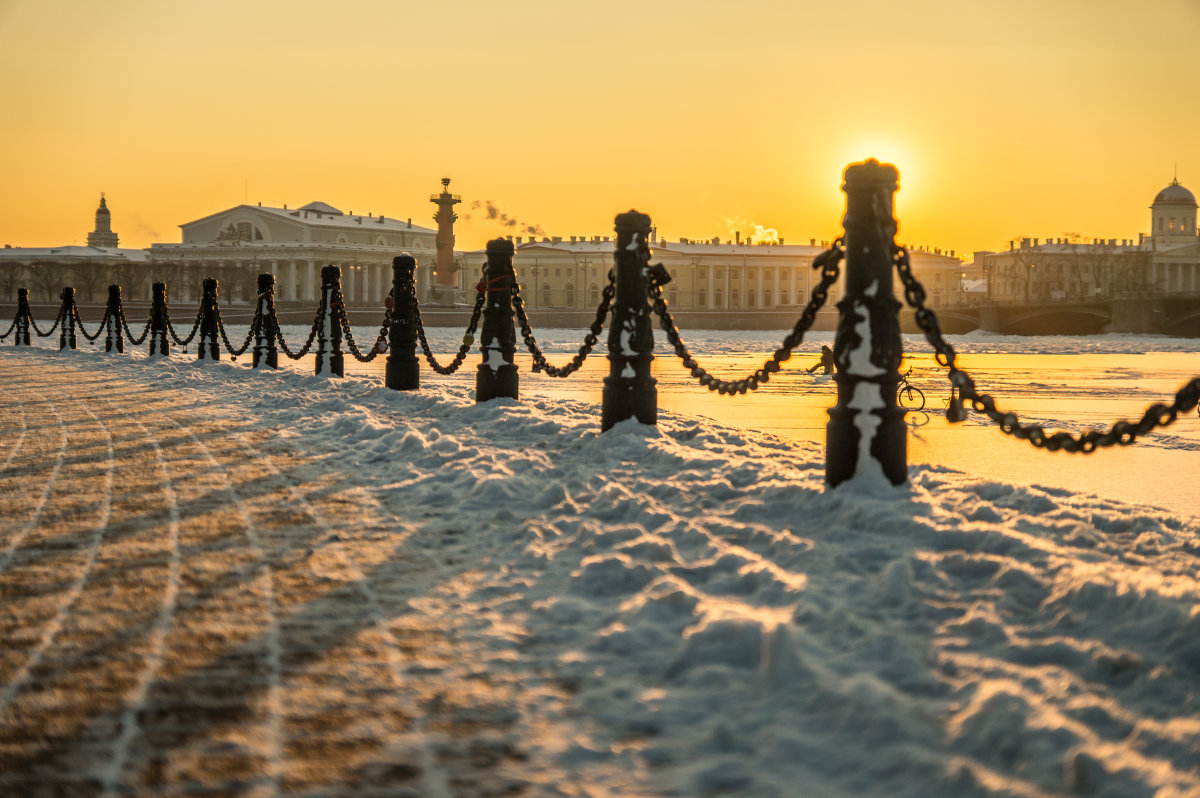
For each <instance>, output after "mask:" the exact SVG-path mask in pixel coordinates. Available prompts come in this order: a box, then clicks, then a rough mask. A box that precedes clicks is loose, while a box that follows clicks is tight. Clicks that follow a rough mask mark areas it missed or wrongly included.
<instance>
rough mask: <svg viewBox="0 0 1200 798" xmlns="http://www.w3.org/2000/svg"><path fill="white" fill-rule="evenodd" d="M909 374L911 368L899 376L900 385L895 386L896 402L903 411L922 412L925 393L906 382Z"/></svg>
mask: <svg viewBox="0 0 1200 798" xmlns="http://www.w3.org/2000/svg"><path fill="white" fill-rule="evenodd" d="M909 374H912V366H909V367H908V371H906V372H904V373H903V374H901V375H900V384H899V385H897V386H896V401H897V402H898V403H899V404H900V406H901V407H903V408H904V409H905V410H924V409H925V393H924V391H922V390H921V389H920V388H918V387H917V386H915V385H913V384H912V383H911V382H909V381H908V375H909Z"/></svg>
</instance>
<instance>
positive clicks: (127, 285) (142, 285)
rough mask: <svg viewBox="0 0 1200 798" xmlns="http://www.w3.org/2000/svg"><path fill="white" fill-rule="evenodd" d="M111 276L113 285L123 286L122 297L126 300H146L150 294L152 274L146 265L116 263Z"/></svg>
mask: <svg viewBox="0 0 1200 798" xmlns="http://www.w3.org/2000/svg"><path fill="white" fill-rule="evenodd" d="M109 275H110V277H111V279H112V281H113V283H116V284H117V285H119V286H121V295H122V296H123V297H124V298H125V299H145V298H146V297H147V296H149V294H150V273H149V271H148V269H147V268H146V264H144V263H134V262H132V261H125V262H121V263H116V264H114V265H113V266H112V269H111V270H110V271H109Z"/></svg>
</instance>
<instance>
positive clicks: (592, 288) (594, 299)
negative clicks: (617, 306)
mask: <svg viewBox="0 0 1200 798" xmlns="http://www.w3.org/2000/svg"><path fill="white" fill-rule="evenodd" d="M587 301H588V304H589V305H599V304H600V286H598V285H596V284H595V283H592V284H591V285H589V286H588V299H587Z"/></svg>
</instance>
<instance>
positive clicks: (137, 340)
mask: <svg viewBox="0 0 1200 798" xmlns="http://www.w3.org/2000/svg"><path fill="white" fill-rule="evenodd" d="M120 318H121V327H122V329H124V330H125V336H126V337H127V338H128V339H129V342H130V343H131V344H133V345H134V346H141V345H142V343H143V342H144V341H145V340H146V336H147V335H149V334H150V324H151V321H150V319H146V326H145V327H144V328H143V329H142V337H141V338H134V337H133V333H131V332H130V331H129V323H128V322H127V321H125V308H121V316H120Z"/></svg>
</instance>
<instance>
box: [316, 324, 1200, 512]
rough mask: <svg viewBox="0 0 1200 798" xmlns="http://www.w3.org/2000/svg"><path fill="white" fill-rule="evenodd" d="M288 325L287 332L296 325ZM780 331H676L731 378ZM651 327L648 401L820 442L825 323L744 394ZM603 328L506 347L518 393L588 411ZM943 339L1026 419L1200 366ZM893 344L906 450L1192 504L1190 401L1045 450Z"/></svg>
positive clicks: (1115, 414) (1124, 344)
mask: <svg viewBox="0 0 1200 798" xmlns="http://www.w3.org/2000/svg"><path fill="white" fill-rule="evenodd" d="M295 332H296V335H298V334H299V332H300V330H298V329H297V330H296V331H295ZM537 335H538V339H539V343H541V345H542V346H543V348H544V350H545V351H546V352H547V358H548V359H549V360H550V362H551V363H552V364H555V365H559V366H561V365H564V364H565V363H566V362H567V361H568V360H569V358H570V356H571V354H572V353H573V352H574V351H575V349H576V348H577V347H578V345H579V343H580V342H581V340H582V337H583V333H582V332H580V331H577V330H545V331H539V332H538V334H537ZM783 335H784V333H782V332H779V333H770V332H716V331H696V332H694V333H691V334H690V335H689V334H686V333H685V340H686V341H688V343H689V345H690V346H691V347H692V349H693V354H695V355H696V357H697V359H698V360H700V362H701V364H702V365H704V366H705V367H706V368H708V369H709V370H710V371H712V372H713V373H715V374H716V375H718V376H721V377H724V378H728V379H737V378H740V377H743V376H745V375H747V374H749V373H750V372H751V371H753V370H754V369H755V368H757V367H758V366H760V365H761V364H762V362H763V361H764V360H765V359H766V358H767V357H768V353H769V352H770V351H772V350H773V349H774V348H775V347H776V346H777V345H778V341H779V340H781V339H782V337H783ZM460 336H461V332H459V331H455V330H449V329H430V330H429V338H430V339H431V345H432V346H434V347H435V349H437V350H439V351H440V352H441V354H439V356H438V357H439V360H440V361H441V362H443V363H445V362H448V361H449V360H450V352H452V347H453V346H454V345H455V344H457V343H458V341H459V338H460ZM663 338H664V336H663V335H662V333H661V332H658V331H656V340H657V348H656V355H655V376H656V378H657V379H658V407H659V410H660V412H661V411H666V412H676V413H687V414H694V415H703V416H708V417H710V418H714V419H716V420H719V421H721V422H723V423H726V424H734V425H739V426H745V427H752V428H755V429H759V430H764V431H768V432H773V433H776V434H778V435H780V436H783V437H786V438H791V439H794V440H804V441H811V442H813V443H817V444H819V445H822V446H823V445H824V442H825V424H826V422H827V420H828V416H827V414H826V411H827V410H828V408H829V407H831V406H832V405H833V403H834V402H835V401H836V386H835V385H834V383H833V382H832V381H830V380H827V379H818V378H814V377H813V376H811V375H809V374H807V373H805V371H804V369H805V368H807V367H808V366H809V365H811V364H812V363H814V362H815V360H816V355H815V353H816V351H818V350H819V349H820V346H821V344H823V343H831V342H832V333H814V334H812V336H811V337H809V338H807V339H806V340H805V342H804V343H803V344H802V346H801V352H798V353H797V354H796V355H795V356H794V357H793V359H792V360H791V361H789V362H788V363H785V364H784V366H785V368H784V370H783V371H781V372H780V373H779V374H777V375H775V376H774V377H773V378H772V380H771V382H770V383H768V384H766V385H764V386H762V387H760V388H759V390H757V391H755V392H753V393H750V394H747V395H744V396H720V395H718V394H714V393H712V392H710V391H708V390H707V389H705V388H703V387H701V386H700V385H698V384H697V383H696V382H695V380H693V379H692V378H691V376H690V375H689V374H688V373H687V371H686V370H684V368H683V367H682V365H681V364H680V363H679V360H678V358H676V357H675V356H674V355H673V353H671V351H670V350H669V348H668V347H667V344H666V343H665V342H664V340H663ZM605 340H606V339H605V338H603V337H602V339H601V342H600V344H599V345H598V346H597V350H596V352H594V353H593V355H592V356H591V357H589V358H588V360H587V361H586V362H585V364H584V367H583V368H582V369H580V371H579V372H578V373H576V374H574V375H572V376H571V377H569V378H567V379H554V378H550V377H547V376H545V375H544V374H535V373H532V372H531V370H530V367H531V362H530V359H529V357H528V353H527V352H526V351H525V350H524V348H523V346H522V348H521V349H520V350H519V351H518V359H517V362H518V367H519V369H520V371H519V378H520V391H521V394H522V396H535V395H536V396H545V397H555V398H562V399H574V400H578V401H583V402H592V403H595V404H596V418H597V423H599V417H600V407H599V405H600V395H601V388H602V381H603V379H604V377H605V376H606V375H607V373H608V360H607V358H606V357H605V354H606V345H605ZM950 340H951V343H952V344H953V345H954V346H955V347H956V349H957V350H958V351H959V353H960V358H959V365H960V366H961V367H962V368H964V369H966V370H967V371H968V372H970V373H971V374H972V375H973V376H974V377H975V380H976V385H977V387H978V388H979V389H980V390H981V391H983V392H987V393H991V394H992V395H993V396H995V397H996V399H997V402H998V404H999V407H1001V408H1002V409H1003V410H1006V411H1012V412H1015V413H1017V414H1018V415H1019V416H1020V417H1021V418H1022V420H1024V421H1037V422H1040V423H1043V424H1045V425H1046V426H1047V427H1048V428H1049V427H1053V428H1062V429H1066V430H1069V431H1072V432H1080V431H1083V430H1085V429H1088V428H1090V427H1101V428H1104V429H1107V428H1108V427H1109V426H1110V425H1111V424H1112V423H1113V422H1114V421H1117V420H1120V419H1122V418H1130V419H1138V418H1140V417H1141V415H1142V413H1143V412H1144V411H1145V409H1146V407H1147V406H1148V405H1150V404H1152V403H1154V402H1163V403H1168V404H1169V403H1170V402H1171V400H1172V399H1173V397H1174V395H1175V392H1176V391H1177V390H1178V389H1179V387H1180V386H1181V385H1183V384H1184V383H1185V382H1187V381H1188V380H1189V379H1191V378H1193V377H1195V376H1196V375H1198V374H1200V341H1198V340H1195V339H1178V338H1159V337H1145V336H1119V337H1118V336H1089V337H1077V338H1076V337H1042V338H1025V337H1020V336H974V337H961V338H959V337H951V338H950ZM477 345H478V344H476V346H477ZM905 347H906V349H907V350H908V351H910V352H911V354H909V355H908V356H907V362H906V365H905V368H907V366H908V365H911V366H912V367H913V376H912V380H913V383H914V384H915V385H917V386H918V387H920V388H921V389H922V390H924V391H925V394H926V396H927V405H926V408H925V410H924V411H921V412H915V413H910V414H909V415H908V416H907V422H908V425H909V429H910V434H909V439H908V440H909V442H908V447H909V450H908V456H909V462H910V463H931V464H935V465H940V466H945V467H948V468H953V469H957V470H961V471H965V472H968V473H971V474H974V475H977V476H981V477H994V478H996V479H998V480H1003V481H1006V482H1014V483H1019V484H1036V485H1042V486H1047V487H1058V488H1063V489H1067V490H1072V491H1083V492H1088V493H1095V494H1099V495H1103V496H1108V497H1112V498H1120V499H1122V500H1125V501H1130V502H1140V503H1144V504H1149V505H1152V506H1156V507H1162V508H1167V509H1171V510H1176V511H1180V512H1186V513H1189V514H1193V515H1200V491H1198V490H1197V484H1198V483H1200V417H1198V416H1197V415H1196V414H1195V413H1192V414H1189V415H1188V416H1186V417H1184V418H1182V419H1180V420H1179V421H1177V422H1176V423H1175V424H1174V425H1172V426H1171V427H1170V428H1168V429H1167V430H1166V431H1161V432H1155V433H1151V434H1150V435H1148V436H1146V437H1145V438H1143V439H1140V440H1139V441H1138V443H1136V444H1135V445H1133V446H1126V447H1115V448H1109V449H1104V450H1098V451H1096V452H1093V453H1091V454H1087V455H1084V454H1071V453H1067V452H1046V451H1042V450H1038V449H1035V448H1034V447H1033V446H1031V445H1030V444H1029V443H1027V442H1025V441H1020V440H1015V439H1013V438H1011V437H1009V436H1007V435H1004V434H1002V433H1001V432H1000V431H999V430H998V428H997V427H996V426H995V425H993V424H991V423H990V422H986V419H985V418H984V417H982V416H979V415H976V414H972V415H971V417H970V419H969V420H968V421H967V422H965V423H963V424H957V425H951V424H949V423H948V422H947V421H946V420H945V416H944V410H945V406H946V400H947V399H948V397H949V383H948V381H947V380H946V377H945V371H944V370H943V369H941V368H940V367H938V365H937V363H936V362H935V361H934V360H933V357H932V355H931V354H930V351H929V347H928V346H927V345H926V344H925V343H924V341H923V340H922V339H918V338H915V337H911V336H906V344H905ZM552 353H553V354H552ZM383 361H384V359H383V358H382V357H381V358H378V359H377V360H376V362H374V363H371V364H367V365H363V364H359V363H357V362H354V361H352V360H351V358H350V357H349V356H347V358H346V368H347V371H348V372H355V373H371V374H377V375H380V376H382V373H383ZM478 362H479V356H478V353H477V351H475V352H473V353H472V354H471V355H470V356H469V357H468V360H467V361H466V362H465V363H464V364H463V366H462V368H461V369H460V370H459V371H458V373H456V374H455V375H452V376H450V377H443V376H441V375H438V374H436V373H434V372H433V371H431V370H430V369H429V368H428V366H427V365H426V364H425V363H424V361H422V371H421V379H422V381H423V384H426V383H428V384H433V383H434V382H436V381H441V380H455V381H461V382H463V383H465V384H467V385H472V386H473V385H474V380H475V373H476V369H477V365H478ZM309 367H310V368H311V365H309ZM985 422H986V423H985Z"/></svg>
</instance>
